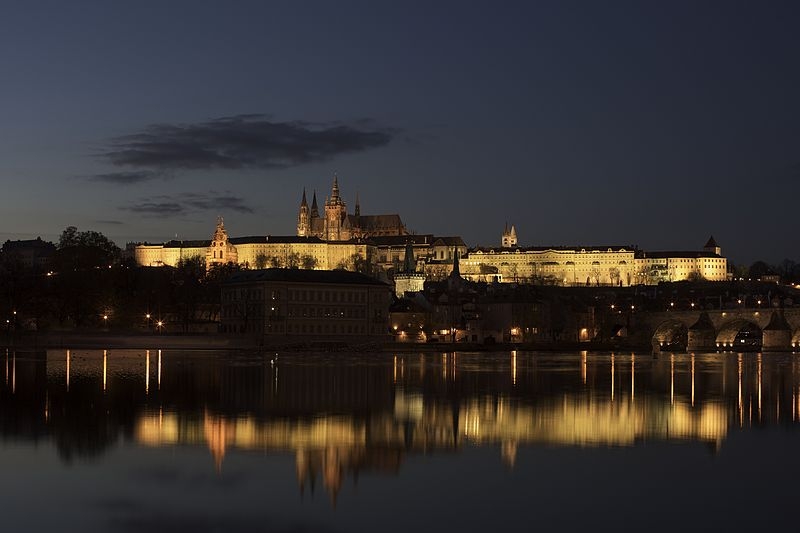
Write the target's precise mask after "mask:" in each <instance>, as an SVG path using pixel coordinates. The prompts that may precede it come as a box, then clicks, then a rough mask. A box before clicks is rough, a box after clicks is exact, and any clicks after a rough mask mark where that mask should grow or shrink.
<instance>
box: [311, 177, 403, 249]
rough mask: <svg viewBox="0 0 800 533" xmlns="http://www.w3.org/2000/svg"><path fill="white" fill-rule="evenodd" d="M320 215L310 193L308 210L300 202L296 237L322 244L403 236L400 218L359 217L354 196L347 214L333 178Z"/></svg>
mask: <svg viewBox="0 0 800 533" xmlns="http://www.w3.org/2000/svg"><path fill="white" fill-rule="evenodd" d="M324 207H325V210H324V213H323V214H322V215H320V213H319V208H318V206H317V193H316V192H314V194H313V198H312V201H311V207H309V206H308V203H307V201H306V192H305V190H303V199H302V200H301V201H300V210H299V213H298V216H297V235H298V237H318V238H320V239H322V240H324V241H349V240H350V239H364V238H368V237H378V236H386V235H406V234H407V233H408V232H407V231H406V228H405V226H404V225H403V221H402V220H400V215H397V214H390V215H362V214H361V205H360V204H359V202H358V197H356V207H355V211H354V212H353V213H352V214H348V213H347V205H346V204H345V201H344V200H343V199H342V197H341V195H340V194H339V179H338V177H336V176H334V178H333V187H332V189H331V195H330V197H329V198H327V199H326V200H325V206H324Z"/></svg>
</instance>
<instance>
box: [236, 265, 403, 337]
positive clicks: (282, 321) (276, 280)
mask: <svg viewBox="0 0 800 533" xmlns="http://www.w3.org/2000/svg"><path fill="white" fill-rule="evenodd" d="M390 300H391V287H390V286H389V285H388V284H386V283H383V282H381V281H378V280H376V279H374V278H371V277H369V276H366V275H363V274H360V273H358V272H347V271H344V270H334V271H320V270H298V269H281V268H270V269H265V270H247V271H241V272H237V273H235V274H233V275H232V276H231V277H230V278H229V279H228V280H227V281H226V282H225V283H224V285H223V288H222V311H221V317H220V323H221V330H222V332H223V333H229V334H248V335H256V336H262V335H263V336H264V337H265V338H269V337H276V336H283V337H287V338H294V339H297V340H308V339H315V338H317V339H327V338H344V337H370V338H385V337H386V336H387V335H388V331H389V303H390Z"/></svg>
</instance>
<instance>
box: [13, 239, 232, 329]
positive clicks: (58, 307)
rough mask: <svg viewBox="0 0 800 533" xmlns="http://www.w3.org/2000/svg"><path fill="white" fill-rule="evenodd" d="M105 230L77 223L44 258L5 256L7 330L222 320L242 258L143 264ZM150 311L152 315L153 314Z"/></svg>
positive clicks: (183, 325)
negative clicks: (222, 305)
mask: <svg viewBox="0 0 800 533" xmlns="http://www.w3.org/2000/svg"><path fill="white" fill-rule="evenodd" d="M121 257H122V254H121V250H120V249H119V247H117V246H116V245H115V244H114V243H113V242H111V241H110V240H108V239H107V238H106V237H105V236H103V235H102V234H101V233H98V232H94V231H85V232H80V231H78V230H77V228H75V227H69V228H67V229H66V230H64V232H63V233H62V235H61V238H60V239H59V242H58V244H57V245H56V250H55V253H54V254H53V255H52V257H50V258H49V260H48V261H47V262H46V263H45V264H42V265H30V264H25V262H23V261H22V260H21V259H20V257H19V256H17V255H15V254H8V253H3V254H2V255H0V328H2V329H3V330H5V331H16V330H34V329H35V330H48V329H54V328H64V329H72V328H77V329H92V328H109V329H130V330H136V329H139V330H141V329H148V328H149V329H150V330H152V331H155V330H156V329H157V328H158V323H159V322H161V323H162V327H163V328H165V329H168V330H170V331H190V330H191V329H192V328H193V326H195V325H196V324H198V323H202V322H207V323H211V322H212V321H215V320H217V318H218V316H217V313H218V312H219V311H218V310H219V299H220V293H221V291H220V288H221V284H222V281H223V280H224V279H225V278H227V277H228V276H229V275H230V274H231V273H232V272H233V271H235V270H238V268H239V267H238V266H237V265H233V264H229V265H222V266H218V267H215V268H212V269H211V270H210V271H208V272H207V271H206V266H205V261H204V259H203V258H200V257H196V258H190V259H187V260H184V261H182V262H181V263H179V264H178V265H177V266H176V267H174V268H173V267H161V268H145V267H138V266H136V264H135V263H134V261H133V260H132V259H126V260H122V259H121ZM148 315H149V317H148Z"/></svg>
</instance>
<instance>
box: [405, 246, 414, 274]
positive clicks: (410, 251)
mask: <svg viewBox="0 0 800 533" xmlns="http://www.w3.org/2000/svg"><path fill="white" fill-rule="evenodd" d="M416 270H417V264H416V261H414V245H413V244H412V242H411V239H408V240H407V241H406V255H405V257H404V258H403V271H404V272H406V273H412V272H416Z"/></svg>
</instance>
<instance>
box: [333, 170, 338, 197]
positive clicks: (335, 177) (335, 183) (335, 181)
mask: <svg viewBox="0 0 800 533" xmlns="http://www.w3.org/2000/svg"><path fill="white" fill-rule="evenodd" d="M338 198H339V176H338V174H336V173H334V174H333V189H332V190H331V200H334V199H338Z"/></svg>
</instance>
